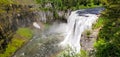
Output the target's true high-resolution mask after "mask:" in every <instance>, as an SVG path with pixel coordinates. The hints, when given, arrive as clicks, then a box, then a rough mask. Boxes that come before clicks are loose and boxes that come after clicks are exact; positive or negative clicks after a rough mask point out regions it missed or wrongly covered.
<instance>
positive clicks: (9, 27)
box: [0, 0, 35, 54]
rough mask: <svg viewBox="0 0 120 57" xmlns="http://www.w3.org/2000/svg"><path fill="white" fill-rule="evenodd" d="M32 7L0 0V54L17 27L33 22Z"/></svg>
mask: <svg viewBox="0 0 120 57" xmlns="http://www.w3.org/2000/svg"><path fill="white" fill-rule="evenodd" d="M34 20H35V14H33V9H32V6H29V5H20V4H17V3H16V2H15V0H14V1H13V0H0V54H1V53H4V52H5V50H6V48H7V45H8V44H9V43H10V42H11V40H12V38H13V35H14V34H15V33H16V30H17V28H18V26H19V27H20V26H26V25H30V24H29V23H30V22H34Z"/></svg>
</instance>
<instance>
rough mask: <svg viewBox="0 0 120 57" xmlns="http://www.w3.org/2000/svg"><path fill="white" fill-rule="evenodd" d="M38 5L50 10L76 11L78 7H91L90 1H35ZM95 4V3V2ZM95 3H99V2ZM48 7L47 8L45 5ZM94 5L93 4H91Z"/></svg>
mask: <svg viewBox="0 0 120 57" xmlns="http://www.w3.org/2000/svg"><path fill="white" fill-rule="evenodd" d="M36 2H37V3H38V4H40V8H41V9H43V8H48V9H50V8H51V9H52V10H68V9H71V10H76V9H80V6H81V5H83V6H91V4H92V3H93V1H92V0H36ZM95 3H96V2H95ZM97 3H100V2H99V1H98V2H97ZM48 4H49V6H48V7H47V6H46V5H48ZM93 4H94V3H93Z"/></svg>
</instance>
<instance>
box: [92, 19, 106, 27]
mask: <svg viewBox="0 0 120 57" xmlns="http://www.w3.org/2000/svg"><path fill="white" fill-rule="evenodd" d="M104 22H105V18H104V17H99V19H98V21H97V22H96V23H95V24H94V25H93V29H97V28H100V27H101V26H103V24H104Z"/></svg>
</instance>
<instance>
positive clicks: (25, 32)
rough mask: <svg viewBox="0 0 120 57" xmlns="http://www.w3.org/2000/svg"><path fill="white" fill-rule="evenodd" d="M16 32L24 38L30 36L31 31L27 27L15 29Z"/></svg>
mask: <svg viewBox="0 0 120 57" xmlns="http://www.w3.org/2000/svg"><path fill="white" fill-rule="evenodd" d="M17 34H19V35H21V36H23V37H25V38H31V37H32V31H31V30H30V29H29V28H19V29H18V31H17Z"/></svg>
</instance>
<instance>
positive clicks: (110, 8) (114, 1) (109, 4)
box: [102, 0, 120, 18]
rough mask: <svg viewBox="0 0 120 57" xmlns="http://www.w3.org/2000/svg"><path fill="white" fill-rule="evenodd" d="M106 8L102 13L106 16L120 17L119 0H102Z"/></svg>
mask: <svg viewBox="0 0 120 57" xmlns="http://www.w3.org/2000/svg"><path fill="white" fill-rule="evenodd" d="M102 3H103V4H105V7H106V10H105V12H104V13H103V14H104V15H105V16H106V17H108V18H120V0H102Z"/></svg>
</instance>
